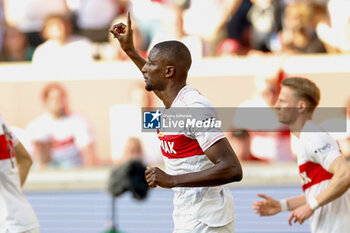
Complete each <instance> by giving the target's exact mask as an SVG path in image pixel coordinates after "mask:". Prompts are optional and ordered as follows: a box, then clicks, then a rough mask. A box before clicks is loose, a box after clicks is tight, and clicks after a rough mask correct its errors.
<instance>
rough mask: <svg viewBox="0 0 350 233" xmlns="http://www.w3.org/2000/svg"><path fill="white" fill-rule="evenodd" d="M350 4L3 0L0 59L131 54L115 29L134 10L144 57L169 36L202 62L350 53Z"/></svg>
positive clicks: (318, 0) (323, 0) (325, 0)
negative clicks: (266, 55) (123, 47)
mask: <svg viewBox="0 0 350 233" xmlns="http://www.w3.org/2000/svg"><path fill="white" fill-rule="evenodd" d="M345 9H350V2H349V1H348V0H206V1H201V0H50V1H47V0H0V26H1V28H0V45H1V48H0V51H1V56H0V60H1V61H33V62H34V63H47V62H52V60H53V61H60V62H69V61H73V60H75V61H76V59H79V60H80V61H81V62H84V61H89V60H126V59H127V57H126V56H125V54H124V53H123V52H122V51H121V50H120V48H119V45H118V43H117V41H115V39H113V38H112V37H111V36H109V35H108V29H109V28H110V27H111V26H112V25H113V24H115V23H117V22H125V21H126V20H125V19H126V17H125V16H126V13H127V12H128V11H130V12H131V15H132V17H133V22H134V23H133V25H132V27H133V30H134V40H135V47H136V48H137V49H138V50H139V51H141V54H142V55H143V56H147V51H148V49H149V48H150V47H152V45H154V44H155V43H157V42H159V41H162V40H169V39H177V40H181V41H182V42H183V43H185V44H186V45H187V46H188V47H189V48H190V50H191V53H192V56H193V57H194V60H196V59H200V58H202V57H207V56H228V55H230V56H231V55H249V54H252V53H253V54H255V53H272V54H280V53H288V54H308V53H349V52H350V11H348V10H345ZM67 59H68V61H67Z"/></svg>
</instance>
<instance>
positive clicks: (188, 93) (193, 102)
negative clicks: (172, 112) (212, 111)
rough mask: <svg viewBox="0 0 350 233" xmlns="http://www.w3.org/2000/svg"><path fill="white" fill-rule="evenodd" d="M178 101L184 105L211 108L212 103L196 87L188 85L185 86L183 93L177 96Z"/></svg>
mask: <svg viewBox="0 0 350 233" xmlns="http://www.w3.org/2000/svg"><path fill="white" fill-rule="evenodd" d="M178 102H179V103H180V104H181V105H183V106H185V107H191V108H196V107H208V108H212V107H213V105H212V104H211V103H210V101H209V100H208V99H207V98H206V97H205V96H204V95H202V94H201V93H200V92H199V91H198V90H197V89H195V88H192V87H190V86H188V85H187V86H186V87H185V90H184V91H183V93H182V94H181V95H180V96H179V100H178Z"/></svg>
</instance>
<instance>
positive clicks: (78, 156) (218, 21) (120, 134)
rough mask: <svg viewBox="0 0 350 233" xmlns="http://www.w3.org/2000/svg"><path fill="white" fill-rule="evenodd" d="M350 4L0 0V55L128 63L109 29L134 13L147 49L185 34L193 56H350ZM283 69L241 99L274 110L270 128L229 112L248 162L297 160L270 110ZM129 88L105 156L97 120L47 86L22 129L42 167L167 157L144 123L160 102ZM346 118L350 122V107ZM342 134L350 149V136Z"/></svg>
mask: <svg viewBox="0 0 350 233" xmlns="http://www.w3.org/2000/svg"><path fill="white" fill-rule="evenodd" d="M348 9H350V1H349V0H205V1H203V0H0V61H3V62H12V61H14V62H19V61H32V63H33V64H39V65H49V64H57V63H60V64H69V63H74V62H77V61H79V62H80V63H89V62H92V61H94V60H100V61H118V60H119V61H125V60H127V59H128V57H127V56H126V55H125V54H124V52H123V51H122V50H121V49H120V47H119V44H118V42H117V41H116V40H115V39H114V38H112V36H111V35H109V34H108V30H109V28H110V27H111V26H112V25H114V24H116V23H119V22H124V23H126V14H127V12H131V16H132V18H133V19H132V21H133V25H132V28H133V32H134V44H135V47H136V49H137V50H139V51H140V54H141V55H142V56H144V57H147V51H148V50H149V49H150V48H151V47H152V46H153V45H154V44H156V43H158V42H160V41H163V40H170V39H176V40H180V41H182V42H183V43H184V44H185V45H186V46H187V47H188V48H189V49H190V51H191V54H192V57H193V60H194V62H195V61H196V60H199V59H201V58H202V57H212V56H238V55H240V56H242V55H252V54H262V55H265V54H266V55H269V54H286V53H287V54H310V53H342V54H345V53H350V10H348ZM285 76H286V74H284V72H283V71H281V70H278V71H276V72H275V73H273V74H264V77H261V76H259V77H256V80H255V83H256V85H257V87H256V89H257V90H258V91H257V93H256V96H254V97H252V99H250V100H248V101H246V102H245V103H242V105H241V106H239V107H241V108H243V107H264V108H266V109H271V110H270V111H267V112H266V114H267V118H269V119H271V125H269V127H270V128H258V129H257V128H252V125H246V124H245V122H247V121H246V119H245V115H244V114H243V115H240V112H239V111H237V113H236V115H235V117H234V119H232V131H231V132H229V133H227V137H228V139H229V141H230V143H231V145H232V147H233V148H234V150H235V152H236V154H237V156H238V157H239V159H240V160H241V161H254V162H264V163H266V162H270V161H271V162H273V161H294V160H295V157H294V154H293V152H292V151H291V147H290V136H289V131H288V129H286V128H285V127H283V126H281V125H280V124H279V123H278V121H277V117H276V115H275V113H274V111H273V110H272V108H271V107H273V106H274V104H275V102H276V100H277V96H278V94H279V86H280V82H281V80H282V79H283V78H284V77H285ZM129 93H130V100H129V104H128V105H116V106H113V107H112V108H111V109H110V127H111V128H110V131H111V158H110V159H101V156H100V155H98V154H97V153H96V150H95V139H94V135H93V127H91V126H90V125H89V124H88V123H87V120H86V119H85V118H84V117H82V116H80V115H79V114H77V113H74V111H71V110H70V109H69V104H68V102H69V101H68V97H67V93H66V91H65V89H64V87H62V86H61V85H60V84H58V83H53V84H50V85H48V86H47V87H45V88H44V90H43V93H42V101H43V103H44V106H45V109H46V113H44V114H43V115H42V116H38V118H37V119H33V120H32V121H31V122H30V123H29V124H28V126H27V128H26V129H24V130H22V131H17V133H18V134H19V135H18V136H19V138H20V139H21V140H22V141H23V142H24V144H25V145H26V147H27V149H28V151H29V152H30V153H31V155H32V156H33V159H34V161H35V167H37V168H39V169H46V168H49V167H59V168H66V167H81V166H94V165H99V164H111V163H116V164H120V163H123V162H125V161H127V160H129V159H139V160H142V161H143V162H145V163H147V164H159V163H161V162H162V161H161V155H160V150H159V145H158V144H157V140H156V138H155V137H154V135H150V134H142V133H140V130H139V128H138V127H139V122H141V119H139V118H140V117H141V114H140V112H141V108H142V107H146V108H147V107H154V106H156V105H155V103H154V102H155V101H154V96H153V94H150V93H148V92H146V91H145V90H144V87H143V84H135V85H133V86H132V87H131V89H130V90H129ZM348 109H350V100H349V103H348ZM120 112H129V113H130V114H127V116H128V119H126V120H128V121H133V122H135V124H133V125H135V128H133V127H128V128H126V127H125V125H120V122H125V121H124V120H123V119H121V118H122V117H123V116H122V115H121V114H119V113H120ZM131 116H134V117H135V119H130V117H131ZM347 117H348V122H350V110H348V115H347ZM131 125H132V124H131ZM348 125H350V123H348ZM14 131H15V129H14ZM349 132H350V130H349V129H348V133H349ZM15 133H16V132H15ZM338 141H339V144H340V146H341V148H342V150H343V153H344V155H345V156H347V157H350V135H349V134H347V135H345V134H344V135H342V136H341V137H338ZM145 145H147V147H146V146H145Z"/></svg>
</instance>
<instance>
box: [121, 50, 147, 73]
mask: <svg viewBox="0 0 350 233" xmlns="http://www.w3.org/2000/svg"><path fill="white" fill-rule="evenodd" d="M124 52H125V53H126V54H127V55H128V57H129V58H130V59H131V60H132V61H133V62H134V63H135V65H136V66H137V68H138V69H139V70H140V71H141V69H142V67H143V66H144V65H145V64H146V60H145V59H144V58H143V57H142V56H141V55H140V54H139V52H138V51H137V50H136V49H135V48H129V49H124Z"/></svg>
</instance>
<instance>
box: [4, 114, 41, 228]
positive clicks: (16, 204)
mask: <svg viewBox="0 0 350 233" xmlns="http://www.w3.org/2000/svg"><path fill="white" fill-rule="evenodd" d="M31 165H32V160H31V158H30V156H29V154H28V152H27V151H26V149H25V148H24V146H23V145H22V144H21V143H20V142H19V141H18V139H17V138H16V137H15V135H13V134H11V133H10V132H9V130H8V128H7V126H6V124H5V122H4V120H3V119H2V118H1V117H0V233H39V232H40V230H39V222H38V220H37V218H36V215H35V213H34V211H33V209H32V207H31V206H30V204H29V202H28V201H27V199H26V198H25V196H24V194H23V192H22V188H21V186H22V185H23V184H24V182H25V180H26V178H27V175H28V173H29V169H30V166H31Z"/></svg>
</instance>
